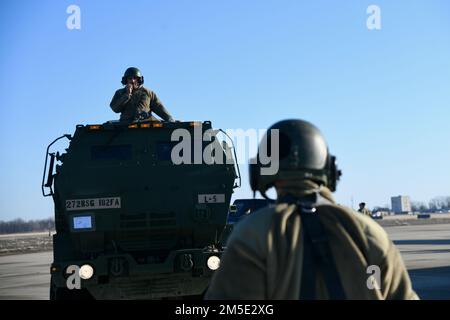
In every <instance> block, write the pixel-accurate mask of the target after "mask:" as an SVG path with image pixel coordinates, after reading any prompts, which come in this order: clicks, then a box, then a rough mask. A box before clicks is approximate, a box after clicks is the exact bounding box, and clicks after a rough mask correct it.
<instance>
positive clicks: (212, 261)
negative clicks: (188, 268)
mask: <svg viewBox="0 0 450 320" xmlns="http://www.w3.org/2000/svg"><path fill="white" fill-rule="evenodd" d="M206 265H207V266H208V268H209V269H210V270H213V271H214V270H217V269H219V266H220V258H219V257H218V256H211V257H209V258H208V260H207V261H206Z"/></svg>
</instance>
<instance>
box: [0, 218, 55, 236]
mask: <svg viewBox="0 0 450 320" xmlns="http://www.w3.org/2000/svg"><path fill="white" fill-rule="evenodd" d="M54 229H55V221H54V220H53V218H48V219H41V220H28V221H25V220H23V219H20V218H19V219H14V220H11V221H0V234H7V233H22V232H40V231H49V230H54Z"/></svg>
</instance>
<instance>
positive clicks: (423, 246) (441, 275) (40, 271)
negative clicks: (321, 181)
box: [0, 224, 450, 300]
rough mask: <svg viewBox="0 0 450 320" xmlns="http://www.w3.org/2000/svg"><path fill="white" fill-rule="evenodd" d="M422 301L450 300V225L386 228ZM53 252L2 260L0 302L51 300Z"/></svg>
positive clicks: (19, 255)
mask: <svg viewBox="0 0 450 320" xmlns="http://www.w3.org/2000/svg"><path fill="white" fill-rule="evenodd" d="M385 230H386V231H387V232H388V234H389V236H390V238H391V239H392V240H393V241H394V243H395V244H396V245H397V247H398V248H399V249H400V252H401V253H402V257H403V259H404V261H405V264H406V267H407V268H408V271H409V274H410V276H411V279H412V282H413V287H414V289H415V290H416V292H417V293H418V295H419V296H420V298H421V299H450V224H430V225H408V226H395V227H385ZM52 260H53V254H52V252H39V253H29V254H18V255H6V256H0V300H3V299H48V298H49V282H50V274H49V271H50V263H51V262H52Z"/></svg>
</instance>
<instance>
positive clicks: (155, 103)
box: [150, 92, 174, 122]
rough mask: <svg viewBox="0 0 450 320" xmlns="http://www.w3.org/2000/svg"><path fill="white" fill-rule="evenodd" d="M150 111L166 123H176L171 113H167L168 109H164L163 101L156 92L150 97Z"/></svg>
mask: <svg viewBox="0 0 450 320" xmlns="http://www.w3.org/2000/svg"><path fill="white" fill-rule="evenodd" d="M150 110H151V111H153V112H155V113H156V115H157V116H159V117H160V118H161V119H163V120H164V121H169V122H173V121H174V120H173V118H172V116H171V115H170V113H169V111H167V109H166V108H165V107H164V105H163V104H162V103H161V101H160V100H159V99H158V96H157V95H156V94H155V93H154V92H153V93H152V95H151V97H150Z"/></svg>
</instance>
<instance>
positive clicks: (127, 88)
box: [125, 83, 133, 96]
mask: <svg viewBox="0 0 450 320" xmlns="http://www.w3.org/2000/svg"><path fill="white" fill-rule="evenodd" d="M125 88H126V90H127V91H126V92H127V94H128V96H131V94H132V93H133V85H132V84H131V83H129V84H127V86H126V87H125Z"/></svg>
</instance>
